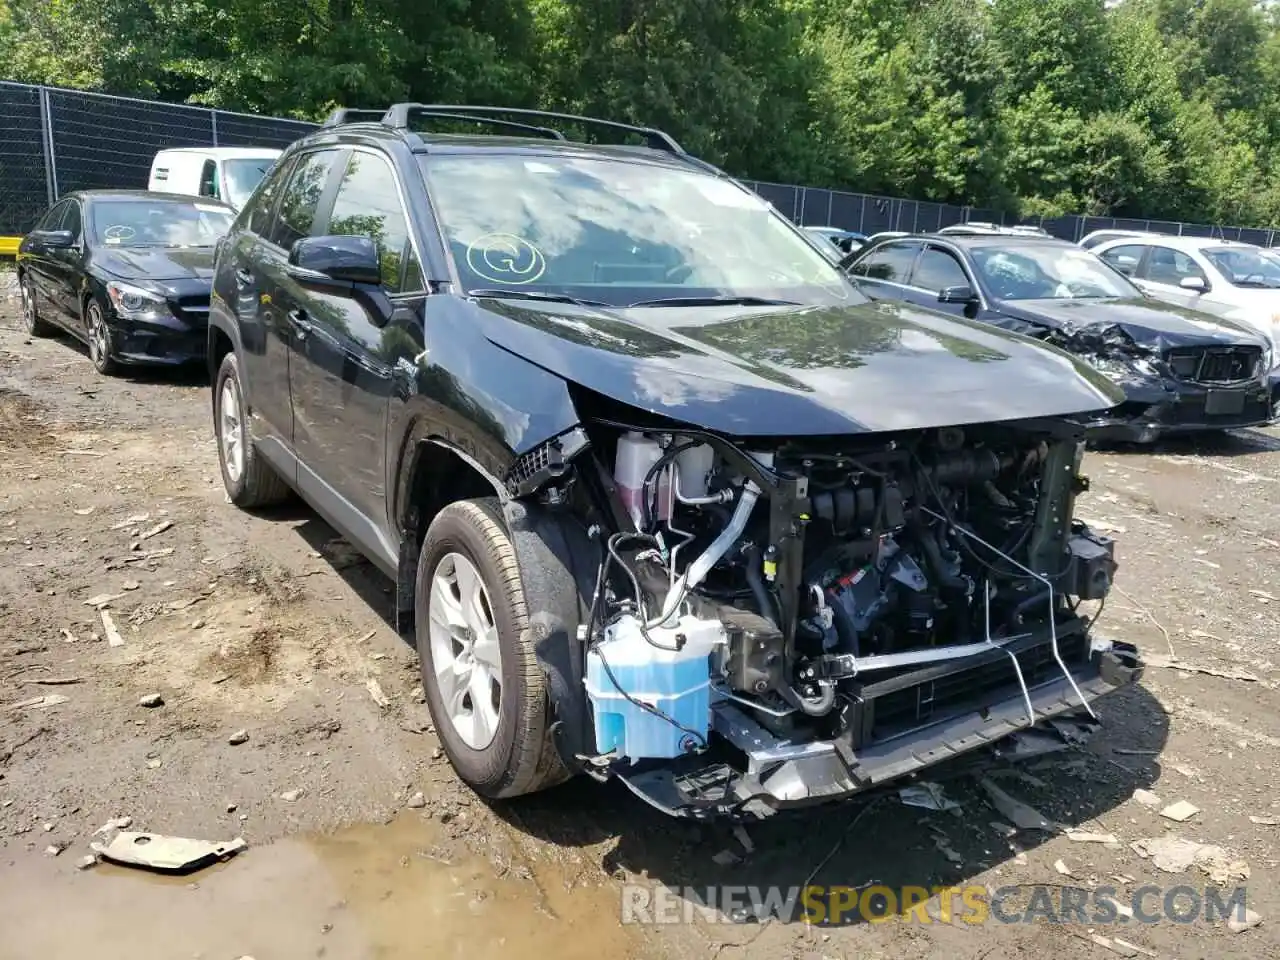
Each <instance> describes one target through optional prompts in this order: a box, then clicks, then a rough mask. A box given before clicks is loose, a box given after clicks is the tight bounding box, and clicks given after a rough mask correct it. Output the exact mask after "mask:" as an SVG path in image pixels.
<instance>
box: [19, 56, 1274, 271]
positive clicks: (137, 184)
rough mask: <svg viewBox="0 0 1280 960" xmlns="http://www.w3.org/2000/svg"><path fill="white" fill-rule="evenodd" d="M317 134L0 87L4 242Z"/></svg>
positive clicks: (856, 224)
mask: <svg viewBox="0 0 1280 960" xmlns="http://www.w3.org/2000/svg"><path fill="white" fill-rule="evenodd" d="M315 128H316V125H315V124H312V123H304V122H302V121H299V120H285V119H281V118H277V117H258V116H251V115H249V114H243V113H232V112H230V111H227V110H213V109H210V108H208V107H193V106H188V105H186V104H176V103H158V102H155V101H150V100H135V99H132V98H130V97H114V96H109V95H107V94H101V93H86V92H84V91H78V90H62V89H57V88H54V87H35V86H29V85H27V84H22V83H10V82H4V81H0V236H10V237H12V236H20V235H21V234H23V233H25V232H26V231H28V230H29V229H31V227H32V226H33V225H34V224H35V222H36V220H37V219H39V217H40V214H41V213H43V212H44V210H45V209H47V208H48V206H49V205H50V204H51V203H53V201H54V200H56V199H57V198H58V197H60V196H62V195H63V194H66V193H69V192H71V191H72V190H87V189H94V188H99V189H100V188H135V189H144V188H145V187H146V185H147V180H148V178H149V176H150V173H151V159H152V157H154V156H155V154H156V151H157V150H162V149H164V148H166V147H250V146H266V147H285V146H287V145H288V144H290V143H292V142H293V141H294V140H296V139H297V138H299V137H301V136H303V135H304V134H306V133H308V132H309V131H311V130H314V129H315ZM744 182H745V183H746V184H747V186H749V187H750V188H751V189H753V190H755V191H756V192H757V193H758V194H760V195H761V196H762V197H764V198H765V199H766V200H768V201H769V202H770V203H772V204H773V205H774V206H775V207H777V208H778V210H779V211H780V212H781V213H782V214H783V215H785V216H787V217H790V218H791V219H792V220H794V221H795V222H796V223H799V224H801V225H803V226H832V227H839V228H841V229H844V230H857V231H859V232H861V233H866V234H872V233H878V232H880V231H882V230H905V231H909V232H913V233H916V232H929V231H933V230H938V229H940V228H942V227H946V226H950V225H952V224H958V223H966V222H968V221H970V220H981V221H989V222H992V223H1005V222H1006V220H1005V217H1004V215H1003V214H1001V213H999V212H998V211H996V210H988V209H984V208H981V207H968V206H957V205H955V204H949V203H929V202H925V201H917V200H902V199H896V198H893V197H880V196H874V195H872V194H866V193H847V192H844V191H841V190H828V189H825V188H823V187H800V186H793V185H789V184H783V183H767V182H762V181H750V180H748V181H744ZM1023 222H1025V223H1031V224H1034V225H1037V226H1041V227H1043V228H1044V229H1045V230H1047V231H1048V232H1049V233H1051V234H1053V235H1054V236H1056V237H1061V238H1062V239H1064V240H1071V241H1076V240H1079V239H1080V238H1081V237H1083V236H1084V235H1085V234H1086V233H1089V232H1090V231H1093V230H1102V229H1120V230H1143V231H1151V232H1155V233H1168V234H1175V235H1178V236H1195V237H1222V238H1225V239H1228V240H1243V241H1245V242H1247V243H1256V244H1260V245H1262V246H1268V247H1270V246H1273V245H1274V244H1275V241H1276V239H1277V237H1276V231H1274V230H1266V229H1260V228H1254V227H1222V226H1209V225H1207V224H1198V223H1179V222H1176V221H1167V220H1132V219H1123V218H1113V217H1086V216H1069V217H1052V218H1046V219H1041V220H1028V221H1023Z"/></svg>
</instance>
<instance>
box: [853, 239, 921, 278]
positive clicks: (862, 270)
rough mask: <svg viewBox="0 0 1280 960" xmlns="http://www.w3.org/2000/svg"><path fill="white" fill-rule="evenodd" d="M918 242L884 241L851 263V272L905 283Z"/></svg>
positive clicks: (918, 247) (917, 248) (918, 246)
mask: <svg viewBox="0 0 1280 960" xmlns="http://www.w3.org/2000/svg"><path fill="white" fill-rule="evenodd" d="M919 249H920V245H919V244H918V243H886V244H885V245H884V246H883V247H881V248H880V249H878V250H875V251H873V252H872V253H870V254H869V255H868V256H866V257H865V258H863V259H862V260H859V261H858V262H857V263H855V264H854V265H853V272H854V273H855V274H857V275H858V276H862V277H867V278H869V279H871V280H885V281H888V282H889V283H906V282H907V273H908V272H909V271H910V270H911V263H912V261H914V260H915V258H916V251H918V250H919Z"/></svg>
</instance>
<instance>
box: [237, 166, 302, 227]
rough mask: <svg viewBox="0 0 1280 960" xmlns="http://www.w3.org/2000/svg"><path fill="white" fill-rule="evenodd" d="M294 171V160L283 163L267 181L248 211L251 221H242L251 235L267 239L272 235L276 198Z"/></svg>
mask: <svg viewBox="0 0 1280 960" xmlns="http://www.w3.org/2000/svg"><path fill="white" fill-rule="evenodd" d="M292 169H293V161H292V160H290V161H289V162H287V163H282V164H281V165H280V169H279V170H277V171H275V173H274V174H273V175H272V176H270V177H269V178H268V179H267V182H266V183H264V184H263V185H262V189H261V190H259V191H258V195H257V196H256V197H254V198H253V202H252V203H251V204H250V205H249V206H248V208H247V209H246V212H247V213H248V217H249V219H248V220H247V221H242V222H247V223H248V225H249V232H250V233H256V234H257V235H258V236H260V237H267V236H268V235H269V234H270V233H271V214H272V211H273V210H274V208H275V205H276V197H277V196H278V195H279V193H280V185H281V184H282V183H284V182H285V181H286V180H287V179H288V177H289V171H290V170H292Z"/></svg>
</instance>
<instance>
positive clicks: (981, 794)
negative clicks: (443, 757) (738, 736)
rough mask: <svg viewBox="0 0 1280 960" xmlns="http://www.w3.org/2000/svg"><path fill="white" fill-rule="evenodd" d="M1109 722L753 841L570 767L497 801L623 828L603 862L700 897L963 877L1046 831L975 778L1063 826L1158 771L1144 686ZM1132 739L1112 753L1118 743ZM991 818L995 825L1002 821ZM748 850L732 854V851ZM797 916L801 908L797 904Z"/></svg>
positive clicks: (545, 824) (1159, 716) (941, 770)
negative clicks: (558, 777) (910, 797)
mask: <svg viewBox="0 0 1280 960" xmlns="http://www.w3.org/2000/svg"><path fill="white" fill-rule="evenodd" d="M1096 709H1097V710H1098V711H1099V716H1100V718H1101V719H1102V721H1103V726H1102V728H1101V729H1100V730H1099V731H1098V733H1097V734H1096V735H1095V736H1094V738H1093V739H1092V741H1091V742H1090V743H1089V744H1088V746H1087V747H1085V748H1080V749H1073V750H1068V751H1063V752H1060V753H1056V754H1050V755H1047V756H1044V757H1041V758H1037V759H1033V760H1030V761H1026V762H1022V763H1016V764H1015V763H1012V762H1010V761H1005V760H990V761H985V760H984V761H978V762H977V763H976V764H975V763H974V762H973V761H965V762H964V763H963V765H959V764H956V765H952V766H949V767H943V766H939V767H935V768H933V769H932V770H930V771H928V772H927V773H926V775H925V777H924V778H923V779H927V780H931V781H934V782H937V783H940V784H941V785H942V787H943V789H944V791H945V794H946V796H947V797H948V798H949V799H951V800H954V801H956V802H957V803H959V804H960V805H961V807H962V809H961V810H960V811H958V812H936V811H928V810H922V809H919V808H916V807H908V806H904V805H903V804H902V803H901V801H900V799H899V798H898V794H897V787H898V786H902V785H904V784H905V783H907V782H909V781H903V782H902V783H900V784H895V785H894V787H893V788H891V789H885V790H884V791H882V792H880V793H878V794H874V795H866V796H862V797H857V798H853V799H850V800H846V801H842V802H836V803H830V804H825V805H822V806H816V807H811V808H808V809H804V810H797V811H790V812H781V813H778V814H776V815H775V816H773V817H771V818H770V819H768V820H766V821H763V822H759V823H755V824H748V825H747V831H748V834H749V836H750V839H751V841H752V843H753V845H754V848H755V849H754V852H753V853H747V851H745V850H744V848H743V846H742V844H741V842H740V841H739V840H738V839H737V838H736V837H735V836H734V834H733V832H732V829H731V827H730V826H729V825H728V824H718V823H708V824H699V823H695V822H693V821H687V820H673V819H671V818H668V817H667V816H665V815H663V814H661V813H659V812H658V811H656V810H654V809H652V808H650V807H648V806H647V805H646V804H644V803H643V802H642V801H641V800H639V799H637V798H636V797H635V796H633V795H632V794H631V793H630V792H629V791H628V790H626V789H625V788H624V787H622V786H620V785H618V784H617V783H611V784H608V785H600V784H597V783H595V782H593V781H590V780H585V779H579V780H575V781H571V782H570V783H568V784H566V785H565V786H563V787H559V788H557V789H555V790H552V791H548V792H547V793H545V794H539V795H535V796H532V797H526V798H523V799H521V800H518V801H511V802H507V803H501V804H495V805H494V810H495V812H496V813H497V814H498V816H500V817H502V818H503V819H504V820H506V821H507V822H509V823H510V824H511V825H512V826H513V827H514V828H516V829H518V830H521V831H523V832H526V833H529V834H531V835H534V836H536V837H538V838H539V839H541V840H544V841H546V842H548V843H553V844H556V845H560V846H584V845H590V844H598V843H605V842H609V841H616V844H615V846H614V847H613V849H612V851H611V852H610V853H609V854H608V855H607V857H606V860H605V863H604V868H605V869H606V870H607V871H609V872H615V871H617V870H619V869H621V870H623V871H625V872H627V873H628V874H632V875H639V876H643V877H646V878H647V879H648V881H649V882H653V883H661V884H663V885H665V886H667V887H670V888H674V889H677V890H683V891H685V896H686V898H687V899H696V898H698V897H699V896H700V895H699V894H698V891H703V892H704V893H705V891H706V890H707V888H708V887H713V886H724V885H731V886H737V887H743V886H745V887H748V888H751V887H755V888H758V889H759V890H760V891H761V896H764V895H765V894H764V891H765V890H766V889H767V888H770V887H776V888H781V890H782V891H783V893H784V894H785V892H786V891H788V890H789V889H790V888H793V887H803V886H805V885H807V884H818V885H826V886H843V887H853V888H867V887H871V886H878V885H886V886H888V887H890V888H892V889H900V888H902V887H906V886H919V887H926V888H928V887H933V886H963V885H964V884H966V883H970V882H972V880H973V878H974V877H975V876H977V875H978V874H979V873H981V872H982V871H984V870H987V869H988V868H990V867H994V866H997V865H999V864H1001V863H1003V862H1006V861H1009V860H1011V859H1013V858H1014V857H1016V855H1017V853H1018V852H1019V851H1023V850H1030V849H1033V848H1034V847H1036V846H1038V845H1040V844H1042V843H1043V842H1045V841H1046V840H1047V839H1049V838H1050V837H1051V836H1052V834H1050V833H1048V832H1042V831H1020V832H1019V833H1018V834H1017V835H1016V836H1015V837H1012V838H1009V837H1007V836H1006V833H1007V831H1006V830H1005V829H1004V828H1003V827H1001V826H999V825H1000V824H1002V823H1004V822H1006V821H1005V818H1004V817H1003V816H1002V815H1001V814H1000V812H999V811H997V810H996V809H995V808H994V807H992V806H991V805H990V803H989V802H988V801H987V799H986V793H985V791H984V790H983V789H982V787H981V786H980V783H979V781H980V779H981V778H983V777H987V778H989V779H991V780H992V781H993V782H995V783H996V784H997V785H998V786H999V787H1000V788H1001V789H1002V790H1004V791H1005V792H1006V793H1008V794H1010V795H1012V796H1014V797H1016V798H1017V799H1018V800H1021V801H1023V802H1024V803H1027V804H1029V805H1031V806H1032V807H1034V808H1035V809H1036V810H1038V811H1039V812H1040V813H1042V814H1043V815H1044V816H1045V817H1046V818H1047V819H1048V820H1050V821H1053V822H1056V823H1059V824H1061V825H1062V826H1064V827H1081V828H1082V829H1086V830H1092V831H1095V832H1105V831H1104V830H1103V828H1101V827H1099V826H1098V825H1096V824H1091V823H1090V821H1092V820H1094V818H1096V817H1100V816H1103V815H1105V814H1107V813H1109V812H1111V811H1113V810H1115V809H1116V808H1117V807H1118V806H1119V805H1120V804H1122V803H1124V802H1125V801H1126V800H1127V799H1128V798H1129V797H1131V796H1132V794H1133V791H1134V790H1135V789H1138V788H1145V787H1149V786H1150V785H1151V784H1152V783H1154V782H1155V781H1156V779H1158V776H1159V772H1160V771H1159V767H1158V764H1157V760H1156V755H1157V754H1158V753H1159V751H1160V750H1161V749H1162V748H1163V746H1164V743H1165V740H1166V739H1167V736H1168V726H1169V724H1168V717H1167V715H1166V714H1165V712H1164V710H1163V709H1162V708H1161V707H1160V705H1159V703H1158V702H1157V701H1156V700H1155V698H1154V697H1152V696H1151V695H1150V694H1149V693H1148V692H1147V691H1146V690H1145V689H1143V688H1142V687H1141V686H1135V687H1130V688H1127V689H1125V690H1122V691H1118V692H1117V693H1116V694H1114V695H1113V696H1112V697H1111V698H1110V699H1109V700H1104V701H1103V702H1102V703H1100V704H1098V705H1097V706H1096ZM1117 750H1120V751H1123V752H1121V753H1116V752H1115V751H1117ZM993 823H994V824H996V825H993ZM726 851H727V852H728V853H732V854H734V855H735V856H736V857H738V858H740V859H737V860H733V861H728V854H727V853H726ZM794 919H795V920H797V921H799V920H800V919H801V917H800V915H799V914H796V915H795V918H794Z"/></svg>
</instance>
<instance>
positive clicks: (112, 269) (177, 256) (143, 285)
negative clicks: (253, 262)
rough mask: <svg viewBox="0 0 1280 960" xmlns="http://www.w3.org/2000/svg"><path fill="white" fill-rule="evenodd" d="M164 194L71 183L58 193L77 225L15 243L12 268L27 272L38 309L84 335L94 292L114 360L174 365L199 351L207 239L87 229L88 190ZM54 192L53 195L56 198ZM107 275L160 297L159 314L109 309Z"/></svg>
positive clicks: (195, 358)
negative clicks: (180, 240) (125, 241)
mask: <svg viewBox="0 0 1280 960" xmlns="http://www.w3.org/2000/svg"><path fill="white" fill-rule="evenodd" d="M156 196H159V197H166V198H169V199H176V200H180V201H182V202H193V201H192V198H190V197H173V196H171V195H169V194H155V193H147V192H144V191H78V192H75V193H71V194H68V195H67V196H66V197H64V198H63V200H66V201H71V202H74V203H76V204H78V205H79V209H80V211H81V229H80V231H79V232H78V234H77V236H75V237H74V238H73V245H72V246H70V247H61V248H50V247H46V246H45V245H44V244H42V243H41V242H40V236H39V232H38V231H33V232H32V233H29V234H27V236H25V237H24V238H23V239H22V242H21V244H20V245H19V248H18V263H19V273H20V274H21V275H22V276H27V275H30V276H31V278H32V280H33V285H34V286H35V288H36V290H37V293H38V299H37V307H38V308H40V310H41V316H42V318H43V319H46V320H48V321H50V322H52V323H56V324H57V325H58V326H59V327H61V328H62V329H64V330H66V331H67V332H68V333H70V334H72V335H73V336H75V337H76V338H77V339H79V340H81V341H86V340H87V337H88V330H87V327H86V324H85V310H86V307H87V305H88V303H89V301H90V300H91V299H93V298H96V299H97V300H98V302H99V304H100V305H101V306H102V308H103V316H104V318H105V320H106V323H107V327H108V329H109V330H110V331H111V334H112V341H113V346H114V353H113V356H114V358H115V359H116V360H120V361H123V362H125V363H133V364H149V365H150V364H154V365H177V364H183V363H188V362H199V361H201V360H203V359H204V356H205V346H206V343H207V340H208V337H207V333H206V331H207V325H208V310H209V306H208V304H209V292H210V289H211V286H212V281H213V262H214V248H212V247H178V248H172V249H170V248H157V247H145V248H143V247H137V248H133V247H124V246H118V245H114V244H112V245H108V244H103V243H99V242H97V241H96V240H94V239H93V231H92V229H90V224H91V223H92V217H93V204H94V201H95V199H96V198H98V197H105V198H108V199H113V200H119V199H124V198H129V197H138V198H143V199H145V198H147V197H156ZM63 200H60V201H59V203H61V202H63ZM113 280H118V281H121V282H124V283H128V284H130V285H131V286H134V287H138V288H139V289H142V290H146V291H148V292H151V293H155V294H157V295H159V296H161V297H163V298H164V300H165V302H166V304H167V305H168V307H169V313H168V314H167V315H161V316H157V317H153V318H150V319H147V320H142V319H138V318H127V317H120V316H117V315H116V313H115V311H114V310H113V309H112V306H111V299H110V297H109V296H108V295H107V284H108V283H110V282H111V281H113Z"/></svg>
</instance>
